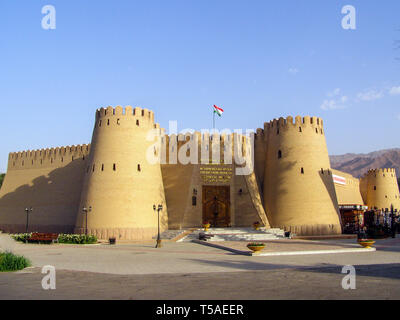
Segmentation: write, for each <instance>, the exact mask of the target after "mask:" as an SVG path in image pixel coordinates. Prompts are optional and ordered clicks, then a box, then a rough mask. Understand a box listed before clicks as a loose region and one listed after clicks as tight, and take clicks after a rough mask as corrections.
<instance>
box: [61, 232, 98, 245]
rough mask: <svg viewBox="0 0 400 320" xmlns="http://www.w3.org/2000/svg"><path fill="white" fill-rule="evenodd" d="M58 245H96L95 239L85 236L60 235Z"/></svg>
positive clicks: (94, 237)
mask: <svg viewBox="0 0 400 320" xmlns="http://www.w3.org/2000/svg"><path fill="white" fill-rule="evenodd" d="M58 243H70V244H93V243H97V237H96V236H92V235H85V234H60V235H59V236H58Z"/></svg>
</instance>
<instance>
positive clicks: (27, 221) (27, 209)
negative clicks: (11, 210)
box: [25, 207, 33, 233]
mask: <svg viewBox="0 0 400 320" xmlns="http://www.w3.org/2000/svg"><path fill="white" fill-rule="evenodd" d="M32 211H33V208H32V207H29V208H25V212H26V231H25V232H26V233H28V225H29V214H30V213H32Z"/></svg>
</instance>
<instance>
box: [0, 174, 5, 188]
mask: <svg viewBox="0 0 400 320" xmlns="http://www.w3.org/2000/svg"><path fill="white" fill-rule="evenodd" d="M5 176H6V174H5V173H1V174H0V188H1V185H2V184H3V180H4V177H5Z"/></svg>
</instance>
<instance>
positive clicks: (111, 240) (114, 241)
mask: <svg viewBox="0 0 400 320" xmlns="http://www.w3.org/2000/svg"><path fill="white" fill-rule="evenodd" d="M116 241H117V239H115V238H109V239H108V242H109V243H110V244H115V243H116Z"/></svg>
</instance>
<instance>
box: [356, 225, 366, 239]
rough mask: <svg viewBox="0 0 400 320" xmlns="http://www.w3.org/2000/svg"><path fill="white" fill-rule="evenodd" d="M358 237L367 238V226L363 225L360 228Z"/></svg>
mask: <svg viewBox="0 0 400 320" xmlns="http://www.w3.org/2000/svg"><path fill="white" fill-rule="evenodd" d="M357 238H358V239H359V240H360V239H367V228H366V227H363V228H360V230H359V232H358V234H357Z"/></svg>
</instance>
